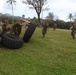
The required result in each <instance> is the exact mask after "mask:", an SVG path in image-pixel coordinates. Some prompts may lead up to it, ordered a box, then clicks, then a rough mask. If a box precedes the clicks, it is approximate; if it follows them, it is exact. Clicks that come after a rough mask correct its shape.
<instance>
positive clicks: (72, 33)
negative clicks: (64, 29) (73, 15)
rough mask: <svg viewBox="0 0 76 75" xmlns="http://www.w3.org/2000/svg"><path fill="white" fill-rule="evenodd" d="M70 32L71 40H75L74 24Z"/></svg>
mask: <svg viewBox="0 0 76 75" xmlns="http://www.w3.org/2000/svg"><path fill="white" fill-rule="evenodd" d="M71 30H72V32H71V35H72V38H73V39H75V33H76V24H74V25H73V27H72V29H71Z"/></svg>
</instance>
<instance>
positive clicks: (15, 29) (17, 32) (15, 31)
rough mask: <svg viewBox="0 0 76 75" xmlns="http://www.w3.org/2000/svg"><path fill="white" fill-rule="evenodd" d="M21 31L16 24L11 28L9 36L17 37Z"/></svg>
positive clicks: (19, 26) (20, 27)
mask: <svg viewBox="0 0 76 75" xmlns="http://www.w3.org/2000/svg"><path fill="white" fill-rule="evenodd" d="M21 29H22V26H21V25H19V23H16V24H14V25H13V26H12V28H11V31H10V34H14V35H16V36H19V35H20V33H21Z"/></svg>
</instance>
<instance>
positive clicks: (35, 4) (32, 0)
mask: <svg viewBox="0 0 76 75" xmlns="http://www.w3.org/2000/svg"><path fill="white" fill-rule="evenodd" d="M22 3H25V4H28V5H31V6H32V7H31V8H34V9H35V11H36V13H37V15H38V22H39V23H40V14H41V12H42V8H43V6H44V5H46V3H47V0H23V1H22Z"/></svg>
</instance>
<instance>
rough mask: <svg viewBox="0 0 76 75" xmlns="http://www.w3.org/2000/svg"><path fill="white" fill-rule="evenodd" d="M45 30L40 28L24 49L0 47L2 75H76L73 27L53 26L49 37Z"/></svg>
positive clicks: (75, 48) (75, 44)
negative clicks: (71, 29) (68, 28)
mask: <svg viewBox="0 0 76 75" xmlns="http://www.w3.org/2000/svg"><path fill="white" fill-rule="evenodd" d="M41 32H42V29H41V28H37V29H36V30H35V32H34V34H33V36H32V38H31V39H30V41H29V43H24V45H23V47H22V48H20V49H15V50H11V49H8V48H5V47H3V46H1V47H0V75H76V39H75V40H73V39H72V38H71V35H70V31H64V30H59V29H57V30H56V31H53V30H52V29H50V28H49V30H48V31H47V34H46V36H45V38H42V33H41ZM23 34H24V29H23V30H22V34H21V35H20V36H21V37H22V36H23Z"/></svg>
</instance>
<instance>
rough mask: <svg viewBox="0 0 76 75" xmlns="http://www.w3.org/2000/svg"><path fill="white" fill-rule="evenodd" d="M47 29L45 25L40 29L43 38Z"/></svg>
mask: <svg viewBox="0 0 76 75" xmlns="http://www.w3.org/2000/svg"><path fill="white" fill-rule="evenodd" d="M47 28H48V25H47V24H45V25H43V29H42V34H43V37H44V36H45V34H46V32H47Z"/></svg>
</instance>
